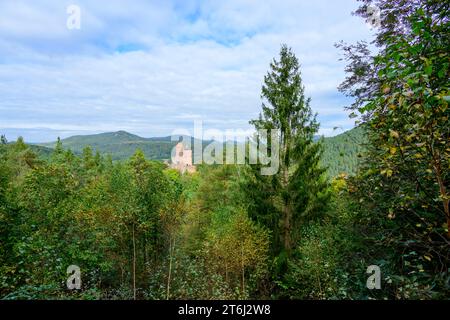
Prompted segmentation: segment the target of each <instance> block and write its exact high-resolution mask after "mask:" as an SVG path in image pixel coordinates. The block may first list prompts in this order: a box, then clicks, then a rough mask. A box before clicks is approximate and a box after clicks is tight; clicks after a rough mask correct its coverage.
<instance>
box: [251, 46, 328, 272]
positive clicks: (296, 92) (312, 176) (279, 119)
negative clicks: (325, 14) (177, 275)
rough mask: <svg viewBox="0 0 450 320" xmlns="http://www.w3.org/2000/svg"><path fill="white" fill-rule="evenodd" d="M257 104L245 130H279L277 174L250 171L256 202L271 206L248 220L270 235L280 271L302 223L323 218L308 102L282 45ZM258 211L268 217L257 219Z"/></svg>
mask: <svg viewBox="0 0 450 320" xmlns="http://www.w3.org/2000/svg"><path fill="white" fill-rule="evenodd" d="M262 99H263V104H262V109H263V111H262V114H261V115H260V117H259V119H258V120H253V121H251V124H253V125H254V126H255V127H256V129H266V130H271V129H275V130H279V135H280V170H279V171H278V173H277V174H275V175H273V176H269V177H262V176H259V173H258V172H259V171H254V174H255V175H257V179H254V181H260V182H261V183H260V185H259V186H258V188H256V189H253V190H259V191H257V192H261V193H262V194H260V197H259V198H260V199H270V200H269V201H270V202H271V204H270V205H269V206H267V200H265V201H264V202H263V203H261V204H259V205H258V204H257V205H256V207H255V210H256V211H255V213H254V214H253V218H256V220H259V221H263V223H264V224H266V227H268V228H269V229H270V230H272V234H273V236H274V239H273V245H272V247H273V248H272V250H273V252H272V253H273V254H274V255H275V257H278V258H277V260H278V261H279V266H280V267H283V266H285V265H286V261H287V258H289V257H290V256H291V254H292V251H293V249H294V247H295V245H296V243H297V241H298V238H299V234H300V232H299V231H300V225H301V223H302V221H305V220H306V219H308V218H311V217H312V216H314V214H317V213H320V212H323V211H322V209H323V206H324V205H326V202H327V201H326V198H327V197H328V192H327V182H326V179H325V177H324V172H325V170H324V169H323V168H321V167H320V165H319V160H320V156H321V153H322V149H321V143H320V142H319V143H315V142H314V135H315V134H316V133H317V131H318V128H319V123H318V122H317V120H316V115H314V114H313V112H312V110H311V107H310V101H311V99H310V98H306V97H305V87H304V86H303V83H302V78H301V73H300V65H299V62H298V59H297V58H296V56H295V55H294V53H293V52H292V50H291V49H290V48H288V47H287V46H286V45H283V46H282V47H281V51H280V59H279V60H278V61H277V60H275V59H274V60H273V62H272V63H271V65H270V71H269V72H268V74H267V75H266V76H265V78H264V84H263V87H262ZM263 206H264V207H266V209H265V210H267V208H270V210H271V211H272V212H267V211H266V216H265V217H259V209H262V207H263ZM262 212H264V210H263V211H262ZM267 215H269V217H268V216H267ZM261 218H263V219H261Z"/></svg>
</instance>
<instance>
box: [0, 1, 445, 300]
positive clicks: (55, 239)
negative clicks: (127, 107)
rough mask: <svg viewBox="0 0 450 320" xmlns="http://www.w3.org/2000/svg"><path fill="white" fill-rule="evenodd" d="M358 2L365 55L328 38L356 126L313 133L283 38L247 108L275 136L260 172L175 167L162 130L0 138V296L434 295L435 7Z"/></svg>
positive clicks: (438, 244)
mask: <svg viewBox="0 0 450 320" xmlns="http://www.w3.org/2000/svg"><path fill="white" fill-rule="evenodd" d="M370 4H376V5H377V6H378V7H379V8H380V10H381V12H383V15H382V16H381V22H380V28H379V29H378V30H377V36H376V40H375V42H374V45H375V46H376V47H377V52H376V53H373V50H369V45H368V44H367V43H365V42H359V43H356V44H346V43H340V44H338V45H337V46H338V47H339V48H340V49H341V50H342V53H343V56H344V60H345V61H346V62H347V67H346V72H347V78H346V79H345V80H344V82H343V83H342V84H341V86H340V88H339V89H340V90H341V91H342V92H343V93H345V94H346V95H348V96H349V97H351V98H352V99H353V104H352V105H351V106H349V107H348V109H349V110H351V112H352V113H353V115H352V116H356V117H358V121H360V123H361V124H360V126H359V127H358V128H357V129H354V130H352V131H350V132H348V133H344V134H342V135H339V136H336V137H334V138H329V139H324V140H322V139H319V140H317V133H318V130H319V123H318V121H317V115H316V114H315V113H314V112H313V109H312V103H313V101H314V100H311V99H310V98H309V96H308V95H307V92H308V91H307V88H306V87H305V86H304V84H303V80H302V73H301V67H300V66H301V64H300V61H299V60H298V58H297V57H296V55H295V53H294V52H293V50H292V49H291V48H290V47H289V46H287V45H282V46H281V49H280V52H279V55H278V56H276V57H275V58H274V59H273V61H272V62H271V63H270V65H269V67H268V72H267V74H266V75H265V76H264V79H263V82H262V88H261V99H262V107H261V113H260V115H259V117H257V118H256V119H253V120H251V119H249V120H250V124H251V125H252V126H253V127H254V128H255V129H258V130H259V129H260V130H271V129H277V132H279V135H278V136H276V137H270V138H268V139H267V141H265V143H266V144H267V145H268V146H278V147H279V149H277V150H278V151H279V163H278V164H279V166H278V170H277V171H276V172H273V173H272V174H263V171H262V170H261V167H262V165H261V164H257V165H253V164H242V165H236V164H228V165H221V164H213V165H206V164H202V165H200V166H199V167H198V170H197V172H196V173H193V174H181V173H180V172H178V171H175V170H173V169H170V168H168V167H167V166H166V165H165V164H164V163H163V162H161V161H155V160H154V159H157V158H158V157H161V156H162V155H163V154H165V152H167V150H171V146H173V144H172V142H169V141H165V139H162V140H161V141H159V140H151V139H143V138H140V137H137V136H133V135H130V134H128V133H125V132H118V133H112V134H103V135H100V136H96V137H91V138H92V140H86V139H91V138H83V137H73V138H70V139H67V140H66V141H58V142H57V143H56V145H55V146H52V149H51V150H50V149H41V148H44V147H45V146H44V147H42V146H41V147H40V148H37V147H36V146H32V147H30V146H28V145H27V144H26V143H25V142H24V141H23V139H21V138H19V139H18V140H17V141H16V142H13V143H8V142H7V141H6V139H5V137H2V139H1V143H0V298H2V299H88V300H91V299H92V300H93V299H148V300H154V299H160V300H163V299H363V300H366V299H380V300H382V299H399V300H401V299H442V300H445V299H448V298H449V297H450V286H449V281H450V275H449V270H450V250H449V248H450V246H449V245H450V212H449V203H450V195H449V188H450V173H449V172H450V170H449V169H450V145H449V142H450V121H449V116H450V109H449V107H448V104H449V102H450V92H449V78H450V77H449V76H450V71H449V68H450V62H449V55H448V54H449V52H448V48H449V47H450V43H449V41H450V37H449V35H450V23H449V16H450V15H449V13H450V9H449V4H448V3H447V2H445V1H437V0H421V1H419V0H417V1H416V0H414V1H401V0H376V1H375V0H363V1H361V7H360V8H359V10H358V11H357V12H356V14H357V15H359V16H361V17H363V18H365V19H367V18H370V16H368V10H367V6H368V5H370ZM84 143H87V144H89V145H90V147H89V146H83V148H82V150H81V145H84ZM260 145H261V144H260ZM104 146H105V147H104ZM106 146H107V147H106ZM47 147H50V146H47ZM103 147H104V148H105V149H102V150H101V151H102V152H95V151H94V150H99V149H100V148H103ZM36 148H37V149H36ZM140 148H142V150H141V149H140ZM166 148H167V149H166ZM144 149H145V150H146V152H148V153H145V152H144ZM131 150H133V154H132V155H131V156H128V154H129V152H130V151H131ZM37 152H42V154H41V155H39V154H38V153H37ZM112 152H116V154H117V161H113V158H112V157H111V156H107V155H105V154H103V153H106V154H107V153H112ZM271 152H272V151H271ZM125 155H126V156H125ZM146 155H147V157H146ZM248 158H250V155H249V156H248ZM327 166H328V167H329V168H330V171H329V172H328V173H327ZM341 173H347V174H341ZM69 266H76V267H77V268H79V271H80V277H81V281H82V282H81V284H80V287H79V288H77V289H75V290H71V289H70V285H71V284H73V283H72V282H70V281H68V272H67V270H68V267H69ZM69 270H71V269H69ZM371 270H372V271H373V270H379V274H378V276H379V278H378V280H376V275H377V273H376V272H375V274H374V275H372V271H371ZM368 271H369V272H368ZM69 274H70V272H69ZM373 276H374V277H375V280H373V279H374V277H373ZM372 280H373V281H372ZM68 285H69V286H68Z"/></svg>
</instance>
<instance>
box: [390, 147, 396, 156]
mask: <svg viewBox="0 0 450 320" xmlns="http://www.w3.org/2000/svg"><path fill="white" fill-rule="evenodd" d="M389 152H390V153H391V154H392V155H394V154H396V153H397V148H396V147H391V148H390V149H389Z"/></svg>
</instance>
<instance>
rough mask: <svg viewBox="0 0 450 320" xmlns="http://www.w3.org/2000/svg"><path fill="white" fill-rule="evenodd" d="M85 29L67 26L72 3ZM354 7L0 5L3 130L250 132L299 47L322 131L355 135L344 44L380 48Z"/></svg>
mask: <svg viewBox="0 0 450 320" xmlns="http://www.w3.org/2000/svg"><path fill="white" fill-rule="evenodd" d="M71 4H75V5H78V6H79V7H80V9H81V29H80V30H69V29H68V28H67V27H66V21H67V18H68V16H69V15H68V14H67V12H66V9H67V7H68V6H69V5H71ZM357 6H358V3H357V2H356V1H355V0H339V1H332V0H315V1H310V0H265V1H256V0H248V1H245V0H227V1H217V0H211V1H208V0H206V1H196V0H178V1H166V0H164V1H163V0H158V1H144V0H128V1H118V0H109V1H100V0H89V1H88V0H83V1H81V0H79V1H77V0H71V1H60V0H53V1H50V0H29V1H20V0H1V1H0V133H5V134H6V135H7V138H8V139H10V140H13V139H16V138H17V136H19V135H22V136H24V138H25V140H26V141H30V142H44V141H53V140H55V139H56V137H57V136H61V137H68V136H71V135H75V134H91V133H100V132H107V131H118V130H126V131H129V132H132V133H135V134H139V135H141V136H145V137H151V136H167V135H170V134H171V133H172V132H173V131H174V130H176V129H183V128H184V129H187V130H192V128H193V121H194V120H202V121H203V124H204V127H205V128H214V129H218V130H226V129H233V130H236V129H244V130H245V129H249V128H250V126H249V124H248V121H249V120H250V119H253V118H255V117H257V115H258V114H259V112H260V109H261V99H260V91H261V84H262V80H263V77H264V75H265V74H266V72H267V70H268V67H269V63H270V61H271V59H272V58H273V57H276V56H277V54H278V52H279V49H280V45H281V44H282V43H286V44H287V45H289V46H291V47H292V48H293V50H294V52H295V53H296V55H297V56H298V58H299V60H300V62H301V64H302V74H303V81H304V84H305V86H306V92H307V95H308V96H311V98H312V107H313V109H314V111H316V112H318V114H319V121H320V122H321V131H320V133H321V134H324V135H334V134H337V133H340V131H337V132H336V131H333V127H336V126H339V127H342V128H343V129H349V128H351V127H353V120H351V119H348V113H347V112H345V111H344V109H343V107H344V106H345V105H347V104H348V102H349V100H348V99H346V98H345V97H343V96H342V95H341V94H340V93H339V92H338V91H337V89H336V88H337V86H338V85H339V83H340V82H342V80H343V79H344V77H345V74H344V71H343V70H344V66H345V65H344V63H343V62H340V61H338V59H339V57H340V52H339V51H338V50H337V49H335V48H334V46H333V45H334V43H336V42H338V41H340V40H345V41H347V42H354V41H357V40H371V31H370V30H369V28H368V27H367V26H366V25H365V24H364V21H362V20H361V19H360V18H357V17H354V16H352V15H351V12H352V11H353V10H354V9H356V7H357Z"/></svg>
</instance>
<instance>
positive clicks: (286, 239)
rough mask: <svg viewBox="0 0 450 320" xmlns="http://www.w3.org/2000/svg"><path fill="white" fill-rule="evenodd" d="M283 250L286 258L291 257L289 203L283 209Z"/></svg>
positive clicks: (290, 214) (290, 213)
mask: <svg viewBox="0 0 450 320" xmlns="http://www.w3.org/2000/svg"><path fill="white" fill-rule="evenodd" d="M283 211H284V223H283V226H284V249H285V250H286V253H287V255H288V256H290V255H291V249H292V240H291V220H292V212H291V206H290V204H289V203H286V204H285V206H284V208H283Z"/></svg>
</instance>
